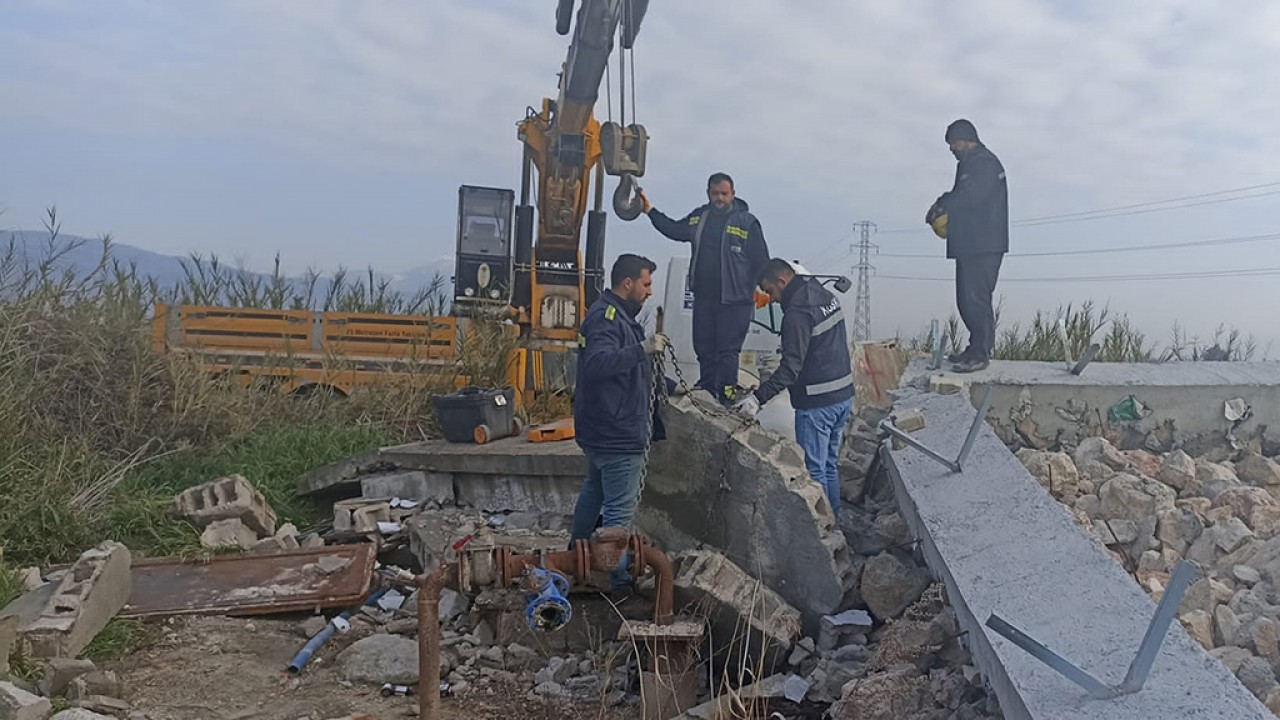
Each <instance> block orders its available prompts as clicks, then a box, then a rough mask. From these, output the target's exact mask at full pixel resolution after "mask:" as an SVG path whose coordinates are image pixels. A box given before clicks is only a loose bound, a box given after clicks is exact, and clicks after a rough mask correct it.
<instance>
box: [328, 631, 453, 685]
mask: <svg viewBox="0 0 1280 720" xmlns="http://www.w3.org/2000/svg"><path fill="white" fill-rule="evenodd" d="M337 662H338V672H339V673H340V674H341V675H342V678H343V679H344V680H347V681H348V682H360V683H370V684H373V685H382V684H383V683H391V684H393V685H408V684H412V683H416V682H418V643H416V642H414V641H413V640H409V639H408V638H404V637H400V636H399V635H391V634H377V635H370V636H369V637H366V638H361V639H360V640H357V641H355V642H354V643H353V644H352V645H351V646H350V647H348V648H347V649H346V650H343V651H342V653H341V654H339V655H338V659H337ZM441 668H442V669H443V668H444V663H443V662H442V663H441Z"/></svg>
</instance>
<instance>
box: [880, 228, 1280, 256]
mask: <svg viewBox="0 0 1280 720" xmlns="http://www.w3.org/2000/svg"><path fill="white" fill-rule="evenodd" d="M1267 240H1280V233H1270V234H1267V235H1244V236H1241V237H1229V238H1214V239H1212V240H1192V241H1190V242H1173V243H1154V244H1150V245H1122V246H1117V247H1107V248H1091V249H1079V250H1052V251H1043V252H1021V253H1009V254H1007V255H1006V256H1005V257H1064V256H1068V255H1104V254H1108V253H1124V252H1146V251H1150V250H1178V249H1183V248H1198V247H1220V246H1223V245H1238V244H1241V243H1251V242H1264V241H1267ZM876 257H886V258H921V259H930V260H945V259H946V258H945V257H943V256H942V255H938V254H933V253H876Z"/></svg>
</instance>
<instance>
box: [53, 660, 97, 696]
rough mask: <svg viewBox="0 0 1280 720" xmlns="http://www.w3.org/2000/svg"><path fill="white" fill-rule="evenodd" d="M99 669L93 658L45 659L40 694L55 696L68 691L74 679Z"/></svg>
mask: <svg viewBox="0 0 1280 720" xmlns="http://www.w3.org/2000/svg"><path fill="white" fill-rule="evenodd" d="M97 669H98V666H97V665H94V664H93V661H92V660H77V659H75V658H64V657H55V658H50V659H49V660H47V661H45V664H44V672H43V674H42V675H41V677H40V683H39V687H40V694H41V695H44V696H45V697H55V696H57V695H62V694H63V693H65V692H66V691H67V686H68V685H70V684H71V681H72V680H75V679H76V678H78V677H80V676H81V675H84V674H86V673H91V672H94V671H95V670H97Z"/></svg>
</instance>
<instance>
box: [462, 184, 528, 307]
mask: <svg viewBox="0 0 1280 720" xmlns="http://www.w3.org/2000/svg"><path fill="white" fill-rule="evenodd" d="M514 208H515V192H514V191H512V190H504V189H499V188H489V187H477V186H474V185H463V186H462V187H460V188H458V251H457V258H456V266H455V269H454V276H453V292H454V306H455V307H457V308H458V310H459V311H463V313H462V314H466V312H465V311H467V310H472V311H474V310H476V309H477V308H480V307H493V306H505V305H506V304H508V303H509V302H510V298H511V236H512V232H511V223H512V212H513V210H514Z"/></svg>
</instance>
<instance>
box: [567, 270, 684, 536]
mask: <svg viewBox="0 0 1280 720" xmlns="http://www.w3.org/2000/svg"><path fill="white" fill-rule="evenodd" d="M656 269H657V265H655V264H654V263H653V261H652V260H650V259H648V258H645V257H641V256H639V255H630V254H624V255H620V256H618V259H617V261H616V262H614V264H613V271H612V273H611V277H610V282H611V285H612V287H611V288H610V289H609V290H606V291H605V292H604V293H603V294H601V296H600V299H599V300H596V302H595V304H593V305H592V306H591V308H590V309H589V310H587V315H586V317H585V318H584V319H583V321H582V328H581V331H580V334H579V335H578V382H577V387H576V388H575V390H574V396H573V424H574V432H575V435H576V437H577V441H578V445H579V446H580V447H581V448H582V450H583V452H584V453H585V454H586V457H587V477H586V479H585V480H584V481H583V483H582V490H581V491H580V492H579V493H578V504H577V507H576V508H575V509H574V512H573V539H574V540H585V539H587V538H589V537H591V534H592V533H593V532H594V531H595V527H596V522H597V520H601V526H602V527H622V528H626V527H630V525H631V520H632V518H634V517H635V514H636V504H637V503H638V501H639V499H640V497H639V494H640V474H641V471H642V470H643V469H644V463H645V451H646V450H647V449H648V447H649V443H650V442H651V441H652V440H655V439H662V426H661V422H660V420H659V419H658V418H657V417H656V415H657V407H655V405H654V396H653V395H654V394H653V387H654V385H653V360H652V358H653V356H654V355H657V354H661V353H662V352H663V351H664V350H665V349H666V347H667V338H666V336H665V335H660V334H659V335H654V336H652V337H648V338H646V337H645V334H644V328H643V327H642V326H641V325H640V323H638V322H637V321H636V315H637V314H638V313H639V312H640V308H641V307H643V306H644V301H645V300H647V299H648V298H649V295H650V294H652V292H653V272H654V271H655V270H656ZM602 516H603V518H602Z"/></svg>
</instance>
